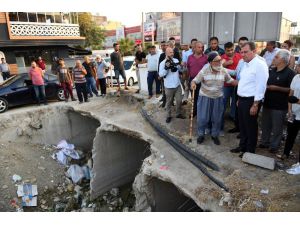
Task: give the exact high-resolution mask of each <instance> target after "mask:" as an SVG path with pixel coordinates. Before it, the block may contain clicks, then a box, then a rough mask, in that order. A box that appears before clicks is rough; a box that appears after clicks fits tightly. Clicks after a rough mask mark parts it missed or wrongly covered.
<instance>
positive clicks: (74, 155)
mask: <svg viewBox="0 0 300 225" xmlns="http://www.w3.org/2000/svg"><path fill="white" fill-rule="evenodd" d="M62 151H63V153H64V154H65V155H67V156H70V157H71V158H72V159H80V156H79V154H78V152H77V151H76V150H74V149H67V148H63V149H62Z"/></svg>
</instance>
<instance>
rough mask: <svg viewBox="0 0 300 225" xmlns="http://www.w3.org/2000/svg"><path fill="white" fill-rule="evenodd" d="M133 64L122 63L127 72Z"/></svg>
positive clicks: (129, 62) (130, 62) (128, 62)
mask: <svg viewBox="0 0 300 225" xmlns="http://www.w3.org/2000/svg"><path fill="white" fill-rule="evenodd" d="M132 64H133V61H124V68H125V70H129V69H130V68H131V66H132Z"/></svg>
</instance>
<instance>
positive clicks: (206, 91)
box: [191, 51, 238, 145]
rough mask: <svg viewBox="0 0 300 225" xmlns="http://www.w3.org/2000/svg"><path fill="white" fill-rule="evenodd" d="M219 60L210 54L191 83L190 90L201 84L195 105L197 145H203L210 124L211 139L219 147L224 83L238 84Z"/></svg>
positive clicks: (217, 55)
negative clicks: (206, 129)
mask: <svg viewBox="0 0 300 225" xmlns="http://www.w3.org/2000/svg"><path fill="white" fill-rule="evenodd" d="M221 60H222V59H221V57H220V56H219V54H218V52H215V51H214V52H210V53H209V54H208V56H207V61H208V62H209V63H208V64H206V65H205V66H204V67H203V68H202V70H201V71H200V72H199V73H198V75H197V76H196V77H195V78H194V79H193V81H192V83H191V88H192V89H196V84H199V83H200V82H201V88H200V92H199V98H198V103H197V112H198V113H197V124H198V135H199V137H198V139H197V143H198V144H201V143H203V141H204V134H205V128H206V127H207V125H208V123H209V122H211V123H212V130H211V138H212V139H213V141H214V143H215V144H216V145H220V141H219V134H220V129H221V122H222V114H223V110H224V105H223V86H224V82H226V83H231V84H232V85H237V83H238V82H237V81H236V80H234V79H232V78H231V77H230V75H229V73H228V71H227V70H226V69H225V68H223V66H222V63H221Z"/></svg>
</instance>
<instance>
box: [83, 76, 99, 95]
mask: <svg viewBox="0 0 300 225" xmlns="http://www.w3.org/2000/svg"><path fill="white" fill-rule="evenodd" d="M85 79H86V86H87V91H88V93H89V94H90V95H91V96H93V93H94V94H95V95H96V96H98V91H97V88H96V81H95V78H94V77H85Z"/></svg>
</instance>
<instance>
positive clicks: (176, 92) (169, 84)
mask: <svg viewBox="0 0 300 225" xmlns="http://www.w3.org/2000/svg"><path fill="white" fill-rule="evenodd" d="M173 56H174V52H173V48H170V47H168V48H167V49H166V58H165V59H164V60H163V61H162V62H161V63H160V65H159V76H160V77H163V78H164V85H165V92H166V99H167V109H166V110H167V119H166V123H170V122H171V119H172V117H171V105H172V102H173V101H174V97H175V100H176V118H180V119H185V117H184V116H183V115H182V114H181V100H182V91H181V86H180V79H179V68H180V66H179V60H178V59H176V58H173Z"/></svg>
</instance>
